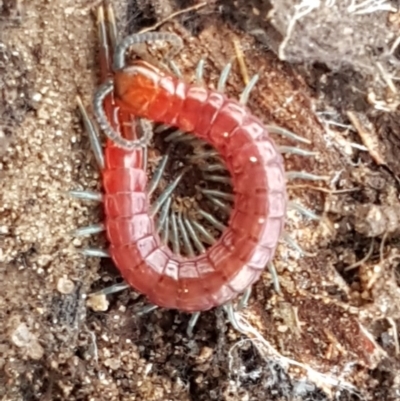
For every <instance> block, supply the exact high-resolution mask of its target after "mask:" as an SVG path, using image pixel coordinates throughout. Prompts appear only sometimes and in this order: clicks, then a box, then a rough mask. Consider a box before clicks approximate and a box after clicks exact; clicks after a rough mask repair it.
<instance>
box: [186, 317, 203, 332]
mask: <svg viewBox="0 0 400 401" xmlns="http://www.w3.org/2000/svg"><path fill="white" fill-rule="evenodd" d="M199 317H200V312H194V313H192V316H191V317H190V320H189V323H188V326H187V329H186V335H187V336H188V337H192V335H193V329H194V327H195V326H196V323H197V321H198V320H199Z"/></svg>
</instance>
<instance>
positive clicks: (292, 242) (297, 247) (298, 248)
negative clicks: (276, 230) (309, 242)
mask: <svg viewBox="0 0 400 401" xmlns="http://www.w3.org/2000/svg"><path fill="white" fill-rule="evenodd" d="M282 239H283V241H285V242H286V243H287V244H288V245H289V246H291V247H292V248H293V249H294V250H295V251H297V252H298V253H299V254H300V255H302V256H304V255H305V252H304V250H303V248H302V247H301V246H300V245H299V244H298V243H297V241H295V240H294V239H293V238H292V237H291V236H290V235H289V234H288V233H287V232H285V231H284V232H283V234H282Z"/></svg>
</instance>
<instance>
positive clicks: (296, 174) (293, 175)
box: [286, 171, 329, 181]
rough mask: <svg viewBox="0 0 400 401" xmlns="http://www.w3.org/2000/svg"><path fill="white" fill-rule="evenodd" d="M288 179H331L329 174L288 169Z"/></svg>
mask: <svg viewBox="0 0 400 401" xmlns="http://www.w3.org/2000/svg"><path fill="white" fill-rule="evenodd" d="M286 179H287V180H296V179H299V180H306V181H326V180H328V179H329V177H328V176H323V175H315V174H311V173H307V172H306V171H287V172H286Z"/></svg>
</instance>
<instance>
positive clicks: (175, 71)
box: [168, 60, 183, 79]
mask: <svg viewBox="0 0 400 401" xmlns="http://www.w3.org/2000/svg"><path fill="white" fill-rule="evenodd" d="M168 67H169V68H170V69H171V71H172V73H173V74H175V75H176V76H177V77H178V78H179V79H182V77H183V76H182V72H181V69H180V68H179V67H178V65H177V64H176V63H175V62H174V61H173V60H168Z"/></svg>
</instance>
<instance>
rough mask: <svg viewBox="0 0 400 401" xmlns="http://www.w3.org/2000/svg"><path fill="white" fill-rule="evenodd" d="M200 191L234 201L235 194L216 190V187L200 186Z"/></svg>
mask: <svg viewBox="0 0 400 401" xmlns="http://www.w3.org/2000/svg"><path fill="white" fill-rule="evenodd" d="M200 192H201V193H202V194H204V195H209V196H214V197H215V198H221V199H225V200H228V201H234V200H235V196H234V195H232V194H228V193H226V192H222V191H218V190H216V189H205V188H200Z"/></svg>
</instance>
